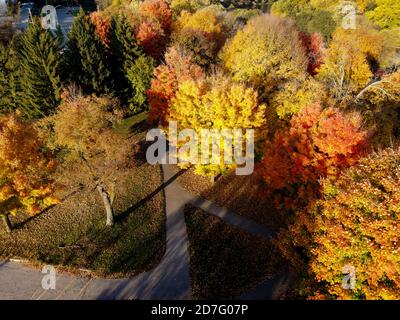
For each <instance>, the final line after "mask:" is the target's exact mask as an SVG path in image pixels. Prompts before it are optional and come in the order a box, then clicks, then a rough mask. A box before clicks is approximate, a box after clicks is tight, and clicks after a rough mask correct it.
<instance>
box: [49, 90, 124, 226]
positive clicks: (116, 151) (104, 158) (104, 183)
mask: <svg viewBox="0 0 400 320" xmlns="http://www.w3.org/2000/svg"><path fill="white" fill-rule="evenodd" d="M121 117H122V114H121V112H119V111H118V105H117V101H116V100H114V99H111V98H107V97H95V96H88V97H83V96H80V97H79V96H78V97H76V98H74V99H69V98H68V94H67V95H66V101H64V102H63V103H62V104H61V105H60V106H59V107H58V109H57V113H56V114H55V115H54V116H52V117H51V118H50V123H51V124H52V126H53V127H54V145H55V146H58V147H59V148H63V149H65V150H66V151H67V154H66V155H65V156H64V159H63V161H64V162H63V163H64V165H65V166H66V167H67V168H71V167H72V168H73V169H72V170H78V172H79V177H78V180H79V179H80V180H81V183H83V184H84V185H86V186H88V187H90V188H93V190H97V192H98V193H99V195H100V197H101V199H102V202H103V204H104V208H105V211H106V217H107V219H106V225H107V226H112V225H113V224H114V215H113V203H114V199H115V187H116V184H117V183H118V180H117V177H118V176H117V172H118V170H119V169H120V168H121V167H122V166H126V161H127V154H128V153H129V152H130V147H129V145H127V141H126V139H125V138H124V137H123V136H121V135H120V134H118V133H116V132H115V131H114V130H113V125H114V124H115V123H117V122H118V121H120V120H121ZM66 172H67V173H68V172H70V170H67V171H66Z"/></svg>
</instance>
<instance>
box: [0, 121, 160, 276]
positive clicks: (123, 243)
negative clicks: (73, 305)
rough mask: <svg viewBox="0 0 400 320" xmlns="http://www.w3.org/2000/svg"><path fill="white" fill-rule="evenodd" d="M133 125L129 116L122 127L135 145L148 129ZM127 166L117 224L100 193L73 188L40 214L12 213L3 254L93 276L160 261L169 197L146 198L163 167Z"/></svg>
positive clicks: (1, 236) (1, 237) (0, 245)
mask: <svg viewBox="0 0 400 320" xmlns="http://www.w3.org/2000/svg"><path fill="white" fill-rule="evenodd" d="M139 116H140V117H142V115H139ZM139 122H140V123H142V120H140V121H139ZM133 124H135V125H137V121H135V119H128V120H126V121H125V128H124V127H122V128H119V129H120V130H121V131H125V133H126V134H127V135H128V133H129V137H128V138H129V140H130V141H131V142H132V143H133V144H140V143H141V142H142V141H143V139H144V138H145V133H146V130H145V129H144V126H142V127H141V129H140V130H139V131H135V130H130V129H129V128H127V127H131V126H132V125H133ZM142 124H143V123H142ZM124 170H126V171H125V172H123V173H124V174H122V172H121V180H120V181H119V183H118V184H117V196H116V199H115V204H114V209H115V226H114V227H112V228H107V227H106V226H105V212H104V208H103V206H102V202H101V199H100V196H99V195H98V193H97V191H94V190H93V189H92V190H90V189H88V188H85V187H84V188H83V189H82V190H80V189H79V188H75V189H74V190H71V189H69V190H67V192H64V194H63V195H62V196H60V198H62V199H63V200H62V202H61V203H60V204H58V205H56V206H54V207H52V208H50V209H48V210H45V212H43V213H41V214H40V215H37V216H35V217H33V218H30V217H28V216H19V217H18V218H17V217H11V222H12V224H13V227H14V230H13V231H12V233H11V235H8V234H7V233H6V232H5V231H4V230H3V228H0V258H2V259H7V258H22V259H28V260H29V262H30V263H32V264H33V265H41V264H51V265H56V266H57V267H58V268H59V269H63V270H64V271H67V272H72V273H75V272H79V269H87V270H90V272H91V273H92V275H93V276H106V277H112V278H114V277H123V276H129V275H134V274H137V273H139V272H142V271H145V270H148V269H150V268H151V267H153V266H155V265H157V264H158V262H159V261H160V259H161V257H162V256H163V254H164V251H165V211H164V195H163V193H162V192H159V193H157V194H156V195H155V196H153V197H150V199H147V200H146V201H142V202H141V200H142V199H144V198H146V196H148V195H149V194H151V193H152V192H153V191H154V190H155V189H157V187H159V186H160V184H161V183H162V176H161V169H160V167H159V166H151V165H149V164H147V162H145V161H144V160H143V159H135V160H134V165H132V166H131V167H130V168H126V169H124Z"/></svg>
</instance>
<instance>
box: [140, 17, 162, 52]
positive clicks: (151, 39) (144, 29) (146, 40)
mask: <svg viewBox="0 0 400 320" xmlns="http://www.w3.org/2000/svg"><path fill="white" fill-rule="evenodd" d="M136 38H137V41H138V44H139V46H141V47H142V48H143V51H144V52H146V53H147V54H148V55H149V56H151V57H153V58H155V59H158V58H160V56H161V55H162V53H163V52H164V50H165V42H166V39H165V35H164V32H163V31H162V30H161V29H160V27H159V26H158V25H157V24H155V23H153V22H143V23H142V24H141V25H140V26H139V31H138V33H137V34H136Z"/></svg>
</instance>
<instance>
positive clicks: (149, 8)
mask: <svg viewBox="0 0 400 320" xmlns="http://www.w3.org/2000/svg"><path fill="white" fill-rule="evenodd" d="M139 14H140V17H141V19H142V23H141V24H140V25H139V27H138V29H137V33H136V37H137V41H138V44H139V45H140V46H141V47H143V50H144V51H145V52H146V53H147V54H148V55H150V56H152V57H153V58H155V59H159V58H160V57H161V55H162V54H163V53H164V50H165V48H166V43H167V41H168V39H169V36H170V34H171V26H172V11H171V9H170V7H169V4H168V3H167V2H166V1H165V0H145V1H143V2H142V3H141V4H140V6H139Z"/></svg>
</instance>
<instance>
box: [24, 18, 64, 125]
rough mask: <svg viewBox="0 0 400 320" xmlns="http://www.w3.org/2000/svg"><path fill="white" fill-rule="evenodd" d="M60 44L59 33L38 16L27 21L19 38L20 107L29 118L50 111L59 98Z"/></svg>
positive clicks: (46, 113)
mask: <svg viewBox="0 0 400 320" xmlns="http://www.w3.org/2000/svg"><path fill="white" fill-rule="evenodd" d="M61 44H62V40H61V35H60V34H56V35H53V33H51V32H50V31H48V30H45V29H43V28H42V26H41V24H40V22H39V20H34V21H33V23H30V24H29V26H28V28H27V30H26V31H25V32H24V34H23V35H22V37H21V39H20V45H19V47H18V49H19V50H18V55H19V60H18V63H19V64H20V66H19V67H20V68H21V70H22V72H21V73H20V79H19V81H20V82H21V83H22V84H23V89H22V90H21V94H20V101H19V104H20V106H19V107H20V108H21V110H22V112H23V113H24V116H26V117H28V118H38V117H43V116H46V115H48V114H50V113H51V112H53V110H54V108H55V107H56V106H57V104H58V102H59V101H60V90H61V79H60V74H61V54H60V52H61Z"/></svg>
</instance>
